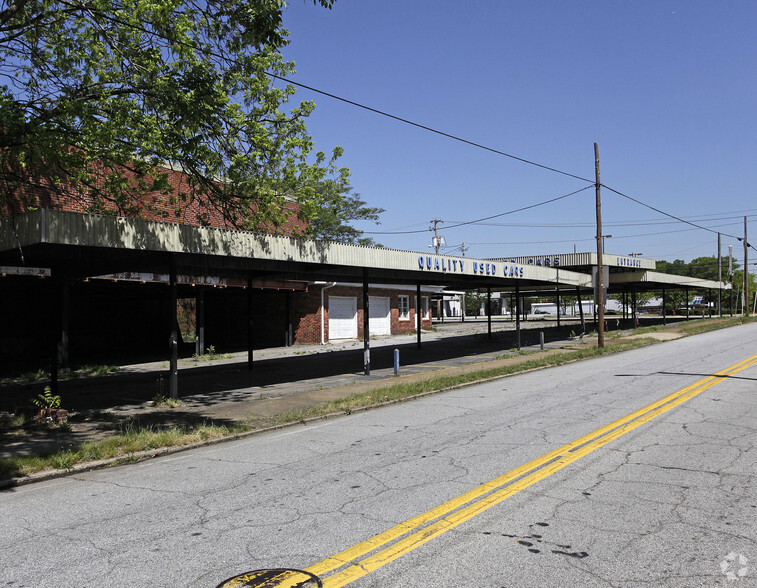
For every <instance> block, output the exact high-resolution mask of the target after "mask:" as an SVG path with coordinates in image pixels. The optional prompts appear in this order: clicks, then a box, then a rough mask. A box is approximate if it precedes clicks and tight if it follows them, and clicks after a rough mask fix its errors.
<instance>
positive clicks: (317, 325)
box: [293, 285, 431, 343]
mask: <svg viewBox="0 0 757 588" xmlns="http://www.w3.org/2000/svg"><path fill="white" fill-rule="evenodd" d="M323 287H324V286H320V285H318V286H311V287H310V289H309V291H308V292H307V293H300V292H297V293H295V294H294V301H293V314H294V316H293V325H294V326H293V331H294V342H295V343H320V342H321V312H320V306H321V290H322V289H323ZM368 294H369V295H370V296H388V297H389V307H390V314H391V316H390V322H391V327H390V328H391V333H392V335H401V334H410V333H413V332H414V331H415V325H416V323H415V295H416V291H415V290H414V289H413V290H404V291H403V290H392V289H388V288H369V289H368ZM400 295H406V296H409V297H410V320H406V321H405V320H403V321H401V320H399V309H398V306H399V296H400ZM329 296H352V297H355V298H356V299H357V331H358V333H357V336H358V338H362V337H363V289H362V288H361V287H354V286H334V287H332V288H328V289H327V290H326V292H325V296H324V298H325V303H326V314H325V317H324V336H325V340H326V341H329V313H328V304H329V303H328V300H329ZM423 296H428V298H429V304H430V303H431V293H430V292H424V291H423V290H421V297H423ZM421 328H422V329H424V330H430V329H431V317H430V316H424V317H423V318H422V319H421Z"/></svg>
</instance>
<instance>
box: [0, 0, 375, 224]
mask: <svg viewBox="0 0 757 588" xmlns="http://www.w3.org/2000/svg"><path fill="white" fill-rule="evenodd" d="M315 3H316V4H321V5H322V6H324V7H327V8H330V7H331V5H332V2H331V1H326V0H317V1H315ZM283 8H284V3H283V2H282V1H281V0H203V2H196V1H192V0H189V1H179V0H74V1H71V0H26V1H24V2H18V3H16V4H13V5H12V6H10V7H9V8H7V9H5V10H2V11H0V55H2V58H3V61H2V62H0V78H2V79H4V80H6V85H5V86H1V87H0V113H1V114H2V120H3V126H2V128H0V187H1V188H2V194H3V196H2V197H0V198H4V201H3V200H0V213H6V214H7V213H12V212H18V211H21V210H23V209H24V207H25V206H27V205H29V203H30V201H31V203H33V198H30V190H29V187H30V185H33V186H35V187H36V188H37V189H39V190H43V191H50V192H55V193H58V194H61V195H65V197H67V198H73V199H77V200H79V201H80V202H81V203H82V205H84V206H85V208H86V209H87V210H90V211H96V212H109V213H119V214H128V215H143V214H146V213H147V212H148V211H154V210H155V209H156V208H155V207H156V202H155V200H156V198H155V196H156V194H157V195H158V196H160V195H161V194H163V195H165V196H166V197H167V200H171V199H172V200H173V202H175V206H176V210H177V211H178V212H181V210H182V208H184V209H188V208H189V207H194V208H192V210H195V211H196V210H200V212H195V214H196V218H188V219H187V220H188V221H189V222H208V219H209V218H210V214H211V213H212V212H217V213H219V214H220V215H221V216H222V217H223V218H224V219H226V221H227V222H228V223H229V224H230V225H232V226H238V227H244V228H247V229H258V230H260V229H264V230H277V228H278V227H282V226H283V225H284V224H285V223H286V222H287V221H288V220H289V221H291V220H292V218H291V217H292V216H293V214H294V207H293V206H291V203H299V204H300V205H301V206H302V209H303V210H304V211H306V212H305V213H303V215H302V218H300V219H297V222H298V224H304V223H303V222H302V221H305V220H309V219H311V218H314V209H315V202H320V201H321V200H324V199H328V198H331V196H327V194H332V193H333V191H334V189H335V188H334V187H338V186H341V187H342V189H343V188H344V186H345V185H346V184H345V183H344V179H343V177H342V176H341V175H340V174H341V171H340V170H338V169H337V168H336V167H335V166H334V165H333V159H332V160H331V162H330V163H327V162H325V158H323V157H321V156H318V155H316V154H314V153H313V152H312V149H313V146H312V141H311V139H310V137H309V136H308V134H307V129H306V126H305V120H306V119H307V117H308V115H309V114H310V113H311V112H312V110H313V108H314V105H313V104H312V103H310V102H304V103H302V104H300V105H298V106H290V105H289V104H288V101H289V99H290V97H291V96H292V94H293V93H294V89H293V88H292V87H291V86H284V87H280V85H279V86H275V85H274V84H273V82H272V79H271V78H270V76H269V75H268V73H272V74H274V75H279V76H281V75H286V74H288V73H290V72H292V71H293V67H294V64H292V63H287V62H285V61H284V60H283V59H282V56H281V54H280V52H279V49H280V48H281V47H282V46H283V45H285V44H286V42H287V41H286V31H285V30H284V29H283V27H282V22H281V18H282V10H283ZM267 72H268V73H267ZM8 80H12V83H11V82H8ZM164 164H168V165H170V166H171V167H172V168H174V169H180V170H182V171H183V173H184V174H185V178H186V181H185V182H183V183H182V186H181V188H180V189H179V191H178V192H177V191H174V192H173V193H171V194H170V198H169V194H168V190H169V187H170V186H169V184H168V181H167V179H166V171H165V169H164V168H163V167H161V166H163V165H164ZM332 175H333V178H332V180H329V181H331V182H333V184H324V185H323V186H322V185H321V183H323V182H325V181H326V178H328V177H330V176H332ZM337 189H339V188H337ZM148 194H149V197H148ZM25 199H26V202H25ZM319 199H320V200H319ZM324 201H325V200H324ZM288 203H289V205H288ZM197 206H199V209H198V208H197ZM350 206H351V208H352V209H354V210H359V209H360V205H359V204H358V203H357V202H353V203H352V204H351V205H350ZM358 214H366V212H365V211H363V212H359V213H358Z"/></svg>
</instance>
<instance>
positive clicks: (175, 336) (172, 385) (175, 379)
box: [168, 255, 179, 400]
mask: <svg viewBox="0 0 757 588" xmlns="http://www.w3.org/2000/svg"><path fill="white" fill-rule="evenodd" d="M169 287H170V290H171V303H170V304H171V310H170V314H171V361H170V370H171V373H170V374H169V379H168V389H169V391H170V394H171V398H172V399H173V400H176V399H177V398H178V397H179V319H178V317H177V316H176V305H177V304H178V286H177V285H176V256H175V255H172V256H171V269H170V273H169Z"/></svg>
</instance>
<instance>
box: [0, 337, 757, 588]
mask: <svg viewBox="0 0 757 588" xmlns="http://www.w3.org/2000/svg"><path fill="white" fill-rule="evenodd" d="M756 343H757V325H755V324H750V325H745V326H741V327H736V328H731V329H725V330H722V331H716V332H712V333H708V334H704V335H700V336H696V337H690V338H685V339H681V340H677V341H671V342H667V343H663V344H658V345H653V346H650V347H646V348H641V349H637V350H634V351H630V352H626V353H622V354H617V355H612V356H608V357H602V358H598V359H593V360H589V361H585V362H580V363H573V364H570V365H566V366H563V367H559V368H552V369H549V370H543V371H537V372H531V373H527V374H522V375H518V376H514V377H510V378H504V379H501V380H497V381H493V382H490V383H487V384H483V385H477V386H471V387H467V388H461V389H458V390H454V391H451V392H446V393H443V394H438V395H434V396H430V397H426V398H423V399H419V400H416V401H413V402H408V403H403V404H399V405H394V406H391V407H386V408H383V409H379V410H373V411H368V412H365V413H360V414H353V415H349V416H345V417H342V418H338V419H333V420H328V421H324V422H322V423H319V424H310V425H307V426H297V427H294V428H289V429H285V430H282V431H278V432H273V433H268V434H265V435H261V436H258V437H253V438H248V439H245V440H243V441H239V442H233V443H227V444H223V445H218V446H213V447H208V448H203V449H199V450H193V451H190V452H186V453H182V454H177V455H173V456H170V457H166V458H163V459H155V460H153V461H150V462H145V463H141V464H136V465H133V466H125V467H120V468H114V469H111V470H103V471H96V472H91V473H85V474H77V475H76V476H71V477H68V478H62V479H58V480H54V481H51V482H45V483H40V484H35V485H31V486H25V487H19V488H15V489H11V490H8V491H4V492H2V493H0V529H2V533H1V534H0V564H1V566H0V585H7V586H14V587H19V586H34V587H37V586H56V587H61V586H77V587H78V586H148V585H155V586H192V587H200V586H203V587H204V586H210V587H213V586H217V585H218V584H219V583H220V582H221V581H223V580H224V579H226V578H229V577H231V576H234V575H236V574H241V573H243V572H245V571H248V570H255V569H260V568H279V567H287V568H300V569H302V568H307V569H309V570H311V571H313V572H314V573H317V574H318V575H319V576H320V577H321V578H322V579H323V585H324V586H327V587H328V586H331V587H333V586H338V585H345V584H347V583H349V585H350V586H377V587H378V586H381V587H406V586H408V587H425V586H429V587H431V586H433V587H437V586H445V587H449V586H460V587H471V586H472V587H517V586H541V587H550V586H559V587H565V586H581V587H592V586H618V587H620V586H622V587H637V586H638V587H641V586H644V587H648V586H665V587H668V586H670V587H692V586H735V587H736V588H740V587H741V586H744V587H746V586H757V479H756V476H757V451H755V442H756V441H757V434H756V432H755V428H756V427H757V385H756V384H757V365H751V362H749V361H747V362H746V363H742V362H744V361H745V360H749V358H752V360H757V357H753V356H754V355H755V353H757V344H756ZM726 368H731V369H730V370H728V371H726V372H723V370H725V369H726ZM718 372H721V373H720V374H719V375H717V376H716V377H712V376H713V375H716V374H718ZM661 399H665V400H666V402H665V403H660V404H659V405H653V403H655V402H657V401H660V400H661ZM650 405H652V406H650ZM644 407H648V408H647V409H646V410H640V409H642V408H644ZM634 413H636V414H634ZM629 415H630V416H629ZM624 417H628V418H624ZM632 417H634V418H632ZM607 425H610V426H609V427H607ZM574 442H575V443H574ZM524 464H528V465H527V466H526V467H523V468H520V466H523V465H524ZM519 468H520V469H519ZM508 473H511V474H512V475H508ZM482 485H483V486H482ZM456 499H457V500H456ZM398 525H400V526H399V527H398ZM369 540H370V542H369V543H368V544H366V541H369ZM337 554H340V555H338V559H337V560H335V559H334V558H333V556H337ZM349 562H353V564H354V565H349ZM267 585H271V584H267ZM281 585H287V586H293V585H295V584H292V583H289V584H281Z"/></svg>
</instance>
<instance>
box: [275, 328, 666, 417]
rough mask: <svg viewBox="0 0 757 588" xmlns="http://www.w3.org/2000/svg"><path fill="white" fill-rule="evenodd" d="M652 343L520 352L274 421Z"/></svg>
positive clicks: (347, 408)
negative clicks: (503, 360)
mask: <svg viewBox="0 0 757 588" xmlns="http://www.w3.org/2000/svg"><path fill="white" fill-rule="evenodd" d="M651 343H657V341H656V340H655V339H652V338H639V339H633V340H627V341H613V342H610V343H606V344H605V346H604V347H603V348H600V347H597V346H596V345H592V346H590V345H586V346H585V347H581V348H580V349H570V350H555V351H553V352H551V353H544V352H530V353H523V354H522V355H519V356H520V357H530V359H526V360H525V361H518V362H513V363H510V364H507V365H503V366H498V367H494V368H489V369H486V368H484V369H480V370H477V371H472V372H468V373H463V374H455V375H447V376H437V377H431V378H428V379H425V380H420V381H417V382H408V383H397V384H392V385H390V386H385V387H383V388H378V389H375V390H371V391H370V392H363V393H359V394H352V395H350V396H347V397H345V398H340V399H338V400H332V401H329V402H324V403H321V404H318V405H315V406H312V407H308V408H306V409H302V410H296V411H288V412H286V413H282V414H280V415H277V416H276V417H275V419H274V421H275V423H277V424H283V423H289V422H302V421H304V420H306V419H309V418H315V417H319V416H325V415H328V414H334V413H339V412H342V413H346V414H350V413H351V412H352V411H353V410H356V409H358V408H365V407H367V406H372V405H375V404H382V403H385V402H393V401H398V400H403V399H406V398H412V397H414V396H419V395H421V394H425V393H427V392H434V391H438V390H445V389H448V388H453V387H456V386H462V385H465V384H471V383H473V382H478V381H481V380H487V379H491V378H497V377H501V376H507V375H511V374H517V373H519V372H524V371H528V370H533V369H539V368H545V367H553V366H559V365H563V364H565V363H569V362H573V361H577V360H580V359H588V358H591V357H599V356H601V355H605V354H608V353H616V352H618V351H625V350H626V349H633V348H635V347H641V346H644V345H649V344H651Z"/></svg>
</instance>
